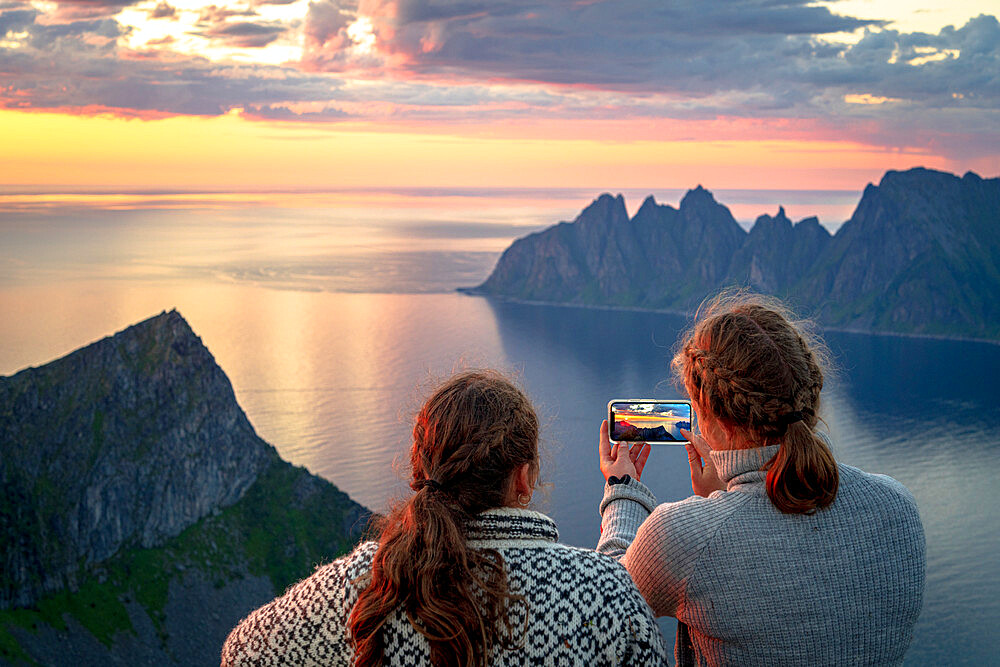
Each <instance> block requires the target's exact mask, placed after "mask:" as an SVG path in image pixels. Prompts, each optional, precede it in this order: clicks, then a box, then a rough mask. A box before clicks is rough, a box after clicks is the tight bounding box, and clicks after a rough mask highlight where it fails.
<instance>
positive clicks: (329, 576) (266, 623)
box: [222, 508, 667, 667]
mask: <svg viewBox="0 0 1000 667" xmlns="http://www.w3.org/2000/svg"><path fill="white" fill-rule="evenodd" d="M467 539H468V540H469V545H470V546H472V547H474V548H484V549H495V550H497V551H498V552H499V553H500V555H501V556H502V557H503V560H504V565H505V569H506V572H507V578H508V585H509V587H510V590H511V592H512V593H515V594H520V595H522V596H524V599H525V601H526V607H527V613H528V619H527V623H526V626H525V627H526V631H525V633H524V638H523V642H522V643H521V645H520V646H518V647H517V648H513V649H506V648H502V647H497V648H495V649H494V652H493V655H492V656H491V660H490V662H491V664H493V665H666V664H667V658H666V653H667V652H666V647H665V646H664V643H663V637H662V635H661V634H660V631H659V628H658V627H657V625H656V623H655V621H654V620H653V617H652V615H651V613H650V610H649V607H648V606H647V605H646V602H645V601H644V600H643V598H642V597H641V596H640V595H639V592H638V591H637V589H636V587H635V584H633V583H632V579H631V578H630V577H629V575H628V572H626V570H625V568H624V567H622V566H621V565H619V564H618V563H617V562H615V561H614V560H613V559H611V558H609V557H607V556H604V555H602V554H598V553H596V552H594V551H590V550H587V549H579V548H576V547H570V546H566V545H563V544H559V543H558V542H557V541H558V539H559V534H558V531H557V530H556V526H555V523H553V522H552V520H551V519H550V518H548V517H547V516H545V515H544V514H540V513H538V512H533V511H530V510H519V509H512V508H502V509H497V510H490V511H487V512H484V513H483V514H481V515H480V516H479V517H478V518H477V519H476V520H474V521H473V522H471V523H470V525H469V526H468V528H467ZM377 546H378V545H377V544H376V543H375V542H364V543H362V544H361V545H359V546H358V547H357V548H356V549H355V550H354V551H353V552H352V553H351V554H349V555H347V556H344V557H343V558H340V559H338V560H336V561H334V562H332V563H330V564H328V565H325V566H322V567H320V568H318V569H317V570H316V572H315V573H313V575H312V576H310V577H308V578H307V579H304V580H303V581H301V582H299V583H298V584H295V585H294V586H292V587H291V588H289V589H288V591H287V592H286V593H285V595H284V596H282V597H280V598H278V599H276V600H274V601H273V602H271V603H269V604H267V605H265V606H263V607H261V608H260V609H258V610H257V611H255V612H253V613H251V614H250V615H249V616H248V617H247V618H246V619H244V620H243V622H242V623H240V625H239V626H237V627H236V629H234V630H233V631H232V633H231V634H230V635H229V639H228V640H226V644H225V647H224V648H223V652H222V666H223V667H230V666H231V667H236V666H242V665H262V666H271V665H303V666H309V665H343V666H348V665H350V664H351V663H352V661H353V651H352V650H351V646H350V642H349V641H348V636H347V627H346V624H347V618H348V616H349V615H350V611H351V609H352V607H353V605H354V602H355V601H356V600H357V597H358V592H359V588H358V587H359V586H363V583H361V582H364V581H365V580H366V578H365V575H366V574H367V573H368V572H369V569H370V567H371V562H372V557H373V556H374V554H375V551H376V549H377ZM521 613H523V612H521ZM511 614H512V618H511V620H512V621H514V622H516V623H517V624H518V625H520V624H521V623H522V622H523V616H521V617H520V618H516V617H515V616H514V614H515V611H514V610H512V611H511ZM383 632H384V635H383V639H384V645H385V663H384V664H386V665H391V666H399V667H411V666H412V667H415V666H417V665H429V664H431V663H430V648H429V646H428V644H427V641H426V640H425V639H424V637H423V636H422V635H421V634H420V633H419V632H417V631H416V630H415V629H414V628H413V627H412V625H410V623H409V621H408V620H407V618H406V614H405V613H404V612H403V611H402V610H399V609H397V610H396V612H394V613H393V614H392V615H391V616H390V618H389V620H388V622H387V623H386V625H385V626H384V630H383Z"/></svg>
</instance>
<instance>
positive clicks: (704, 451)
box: [681, 429, 712, 463]
mask: <svg viewBox="0 0 1000 667" xmlns="http://www.w3.org/2000/svg"><path fill="white" fill-rule="evenodd" d="M681 435H683V436H684V437H685V438H687V439H688V441H689V443H690V444H691V446H692V447H694V449H695V450H696V451H697V452H698V456H700V457H701V458H703V459H705V462H706V463H707V462H708V461H710V460H711V459H709V457H708V455H709V454H711V453H712V446H711V445H710V444H708V441H706V440H705V438H703V437H701V436H700V435H697V434H695V433H692V432H691V431H688V430H686V429H681Z"/></svg>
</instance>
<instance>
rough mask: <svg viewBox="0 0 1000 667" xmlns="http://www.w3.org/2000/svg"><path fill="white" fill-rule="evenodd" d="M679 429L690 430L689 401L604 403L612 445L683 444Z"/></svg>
mask: <svg viewBox="0 0 1000 667" xmlns="http://www.w3.org/2000/svg"><path fill="white" fill-rule="evenodd" d="M681 429H685V430H691V402H690V401H661V400H646V399H616V400H613V401H611V402H610V403H608V436H609V438H610V439H611V441H612V442H648V443H650V444H657V443H660V444H678V445H679V444H684V443H685V442H687V438H685V437H684V436H683V435H681Z"/></svg>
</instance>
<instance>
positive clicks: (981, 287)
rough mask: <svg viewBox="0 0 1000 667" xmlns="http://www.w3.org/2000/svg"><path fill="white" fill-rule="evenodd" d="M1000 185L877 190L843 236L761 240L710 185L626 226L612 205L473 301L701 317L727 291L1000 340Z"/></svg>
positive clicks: (807, 230) (555, 236) (766, 233)
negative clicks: (484, 298) (705, 305)
mask: <svg viewBox="0 0 1000 667" xmlns="http://www.w3.org/2000/svg"><path fill="white" fill-rule="evenodd" d="M998 211H1000V179H997V178H993V179H983V178H980V177H979V176H977V175H976V174H973V173H971V172H970V173H968V174H966V175H965V176H964V177H962V178H958V177H957V176H954V175H952V174H947V173H943V172H937V171H932V170H928V169H923V168H917V169H911V170H909V171H906V172H895V171H890V172H888V173H886V175H885V176H884V177H883V179H882V181H881V182H880V183H879V185H877V186H875V185H869V186H868V187H867V188H866V189H865V191H864V194H863V196H862V198H861V201H860V203H859V204H858V206H857V209H856V210H855V212H854V214H853V215H852V217H851V219H850V220H848V221H847V222H846V223H844V225H843V226H842V227H841V228H840V229H839V230H838V231H837V234H835V235H834V236H831V235H830V234H829V233H828V232H827V231H826V230H825V229H824V228H823V227H822V226H820V224H819V221H818V220H817V219H816V218H814V217H812V218H806V219H804V220H802V221H800V222H799V223H797V224H793V223H792V221H791V220H789V219H788V217H787V216H786V215H785V212H784V209H779V211H778V214H777V215H776V216H774V217H771V216H768V215H762V216H760V217H759V218H758V219H757V221H756V223H755V224H754V226H753V227H752V229H751V230H750V232H749V233H747V232H744V231H743V230H742V228H740V227H739V225H737V223H736V222H735V220H733V217H732V215H730V213H729V210H728V209H727V208H726V207H725V206H722V205H721V204H719V203H718V202H716V201H715V199H714V197H713V196H712V195H711V193H709V192H708V191H707V190H705V189H704V188H702V187H701V186H698V187H697V188H695V189H694V190H691V191H689V192H688V193H687V194H686V195H685V196H684V198H683V199H682V200H681V203H680V207H679V208H678V209H674V208H672V207H670V206H664V205H661V204H657V203H656V202H655V201H654V200H653V198H652V197H649V198H647V199H646V200H645V201H644V202H643V204H642V206H641V207H640V208H639V210H638V211H637V213H636V215H635V216H634V217H633V218H632V219H631V220H628V219H627V218H626V216H625V205H624V201H622V198H621V196H620V195H619V196H618V197H612V196H611V195H601V197H599V198H598V199H597V200H596V201H595V202H594V203H593V204H591V205H590V206H589V207H587V208H586V209H585V210H584V211H583V213H581V214H580V216H579V217H578V218H577V219H576V220H575V221H574V222H572V223H566V222H561V223H559V224H558V225H556V226H554V227H550V228H549V229H547V230H544V231H542V232H539V233H536V234H533V235H531V236H528V237H525V238H522V239H518V240H517V241H515V242H514V243H513V244H512V245H511V247H510V248H508V249H507V251H505V252H504V253H503V255H502V256H501V257H500V260H499V261H498V262H497V265H496V268H495V269H494V271H493V273H492V274H491V275H490V277H489V278H488V279H487V280H486V282H484V283H483V284H482V285H480V286H478V287H475V288H469V289H463V290H461V291H464V292H467V293H472V294H485V295H493V296H499V297H504V298H514V299H523V300H531V301H540V302H554V303H574V304H585V305H604V306H628V307H639V308H653V309H667V310H678V311H690V310H692V309H694V308H695V307H696V306H697V305H698V304H699V303H700V302H701V301H702V300H703V299H704V298H705V297H706V296H709V295H710V294H712V293H714V292H717V291H718V290H719V289H721V288H723V287H729V286H739V287H750V288H752V289H754V290H757V291H761V292H765V293H768V294H773V295H776V296H778V297H781V298H785V299H788V300H790V301H791V302H792V303H793V305H795V306H796V307H797V308H800V309H803V310H805V311H807V312H809V313H811V314H813V315H815V316H816V317H817V319H818V320H819V321H820V322H821V323H822V324H826V325H831V326H839V327H846V328H852V329H862V330H870V331H891V332H900V333H924V334H939V335H953V336H971V337H976V338H992V339H998V338H1000V299H996V298H995V295H996V294H998V293H1000V213H998Z"/></svg>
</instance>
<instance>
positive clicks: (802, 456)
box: [767, 420, 840, 514]
mask: <svg viewBox="0 0 1000 667" xmlns="http://www.w3.org/2000/svg"><path fill="white" fill-rule="evenodd" d="M839 480H840V475H839V473H838V472H837V463H836V461H834V459H833V453H832V452H830V448H829V447H827V445H826V442H825V441H824V440H823V439H822V438H820V437H819V436H818V435H816V433H815V432H814V431H813V429H812V428H811V427H810V426H809V425H807V424H806V422H805V421H802V420H799V421H796V422H794V423H792V424H789V425H788V429H787V431H786V432H785V437H784V438H783V439H782V440H781V447H780V449H778V453H777V454H775V455H774V457H773V458H772V459H771V461H770V462H769V463H768V469H767V497H768V498H770V499H771V503H772V504H773V505H774V506H775V507H776V508H778V509H779V510H781V511H782V512H784V513H785V514H813V513H814V512H816V510H821V509H823V508H824V507H826V506H828V505H830V504H831V503H832V502H833V501H834V499H835V498H836V497H837V487H838V484H839Z"/></svg>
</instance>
